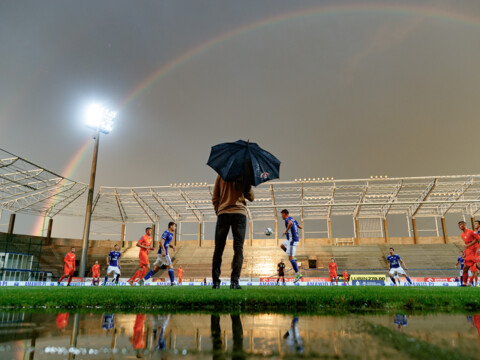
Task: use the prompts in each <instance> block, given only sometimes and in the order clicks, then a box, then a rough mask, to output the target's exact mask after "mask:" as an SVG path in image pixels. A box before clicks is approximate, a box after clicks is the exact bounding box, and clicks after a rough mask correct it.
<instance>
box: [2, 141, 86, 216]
mask: <svg viewBox="0 0 480 360" xmlns="http://www.w3.org/2000/svg"><path fill="white" fill-rule="evenodd" d="M87 189H88V185H86V184H83V183H79V182H76V181H73V180H70V179H67V178H65V177H63V176H60V175H58V174H55V173H54V172H52V171H49V170H46V169H44V168H43V167H41V166H39V165H36V164H34V163H32V162H30V161H28V160H25V159H22V158H21V157H19V156H16V155H13V154H12V153H10V152H8V151H6V150H3V149H0V206H1V210H8V211H10V212H12V213H25V214H30V215H37V216H42V217H50V218H52V217H54V216H56V215H58V214H60V213H61V214H62V215H82V214H83V213H84V211H85V210H84V203H83V212H82V211H81V207H79V206H77V204H78V205H80V203H79V201H78V200H79V199H80V198H81V197H82V195H83V194H84V193H85V191H86V190H87ZM74 204H75V205H74Z"/></svg>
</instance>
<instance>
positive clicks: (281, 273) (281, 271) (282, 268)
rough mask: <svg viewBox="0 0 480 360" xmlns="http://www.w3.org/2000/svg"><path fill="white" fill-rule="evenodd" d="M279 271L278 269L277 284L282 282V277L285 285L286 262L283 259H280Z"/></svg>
mask: <svg viewBox="0 0 480 360" xmlns="http://www.w3.org/2000/svg"><path fill="white" fill-rule="evenodd" d="M277 271H278V278H277V285H278V283H279V282H280V278H282V280H283V285H286V284H285V263H284V262H283V259H282V260H280V262H279V263H278V265H277Z"/></svg>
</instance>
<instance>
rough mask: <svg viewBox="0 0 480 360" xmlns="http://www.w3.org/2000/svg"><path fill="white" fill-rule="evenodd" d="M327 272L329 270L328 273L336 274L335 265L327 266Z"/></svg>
mask: <svg viewBox="0 0 480 360" xmlns="http://www.w3.org/2000/svg"><path fill="white" fill-rule="evenodd" d="M328 270H330V273H331V274H332V273H336V272H337V263H330V264H328Z"/></svg>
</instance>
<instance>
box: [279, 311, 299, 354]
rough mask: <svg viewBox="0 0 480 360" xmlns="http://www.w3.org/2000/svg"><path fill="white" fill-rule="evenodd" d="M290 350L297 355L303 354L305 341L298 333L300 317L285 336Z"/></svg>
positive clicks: (293, 321) (295, 318) (296, 318)
mask: <svg viewBox="0 0 480 360" xmlns="http://www.w3.org/2000/svg"><path fill="white" fill-rule="evenodd" d="M283 338H284V339H285V342H286V344H287V347H288V349H289V350H290V351H291V352H294V353H295V354H303V341H302V338H301V337H300V332H299V331H298V317H294V318H293V320H292V324H291V326H290V330H288V331H287V332H286V333H285V335H283Z"/></svg>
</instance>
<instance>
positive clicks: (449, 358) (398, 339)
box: [364, 324, 474, 360]
mask: <svg viewBox="0 0 480 360" xmlns="http://www.w3.org/2000/svg"><path fill="white" fill-rule="evenodd" d="M365 326H366V328H365V329H364V330H365V331H366V332H367V333H368V334H369V335H371V336H372V337H374V338H375V339H376V340H377V341H378V342H379V343H382V344H383V346H384V347H385V348H393V349H395V350H396V351H398V352H399V353H400V354H402V355H403V356H402V357H403V358H405V359H418V360H424V359H435V360H454V359H461V360H468V359H474V357H471V356H469V355H468V354H464V353H462V351H461V349H449V348H443V347H440V346H437V345H434V344H432V343H429V342H427V341H424V340H421V339H419V338H417V337H415V336H411V335H408V334H403V333H400V332H399V331H396V330H392V329H389V328H387V327H385V326H381V325H374V324H366V325H365Z"/></svg>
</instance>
